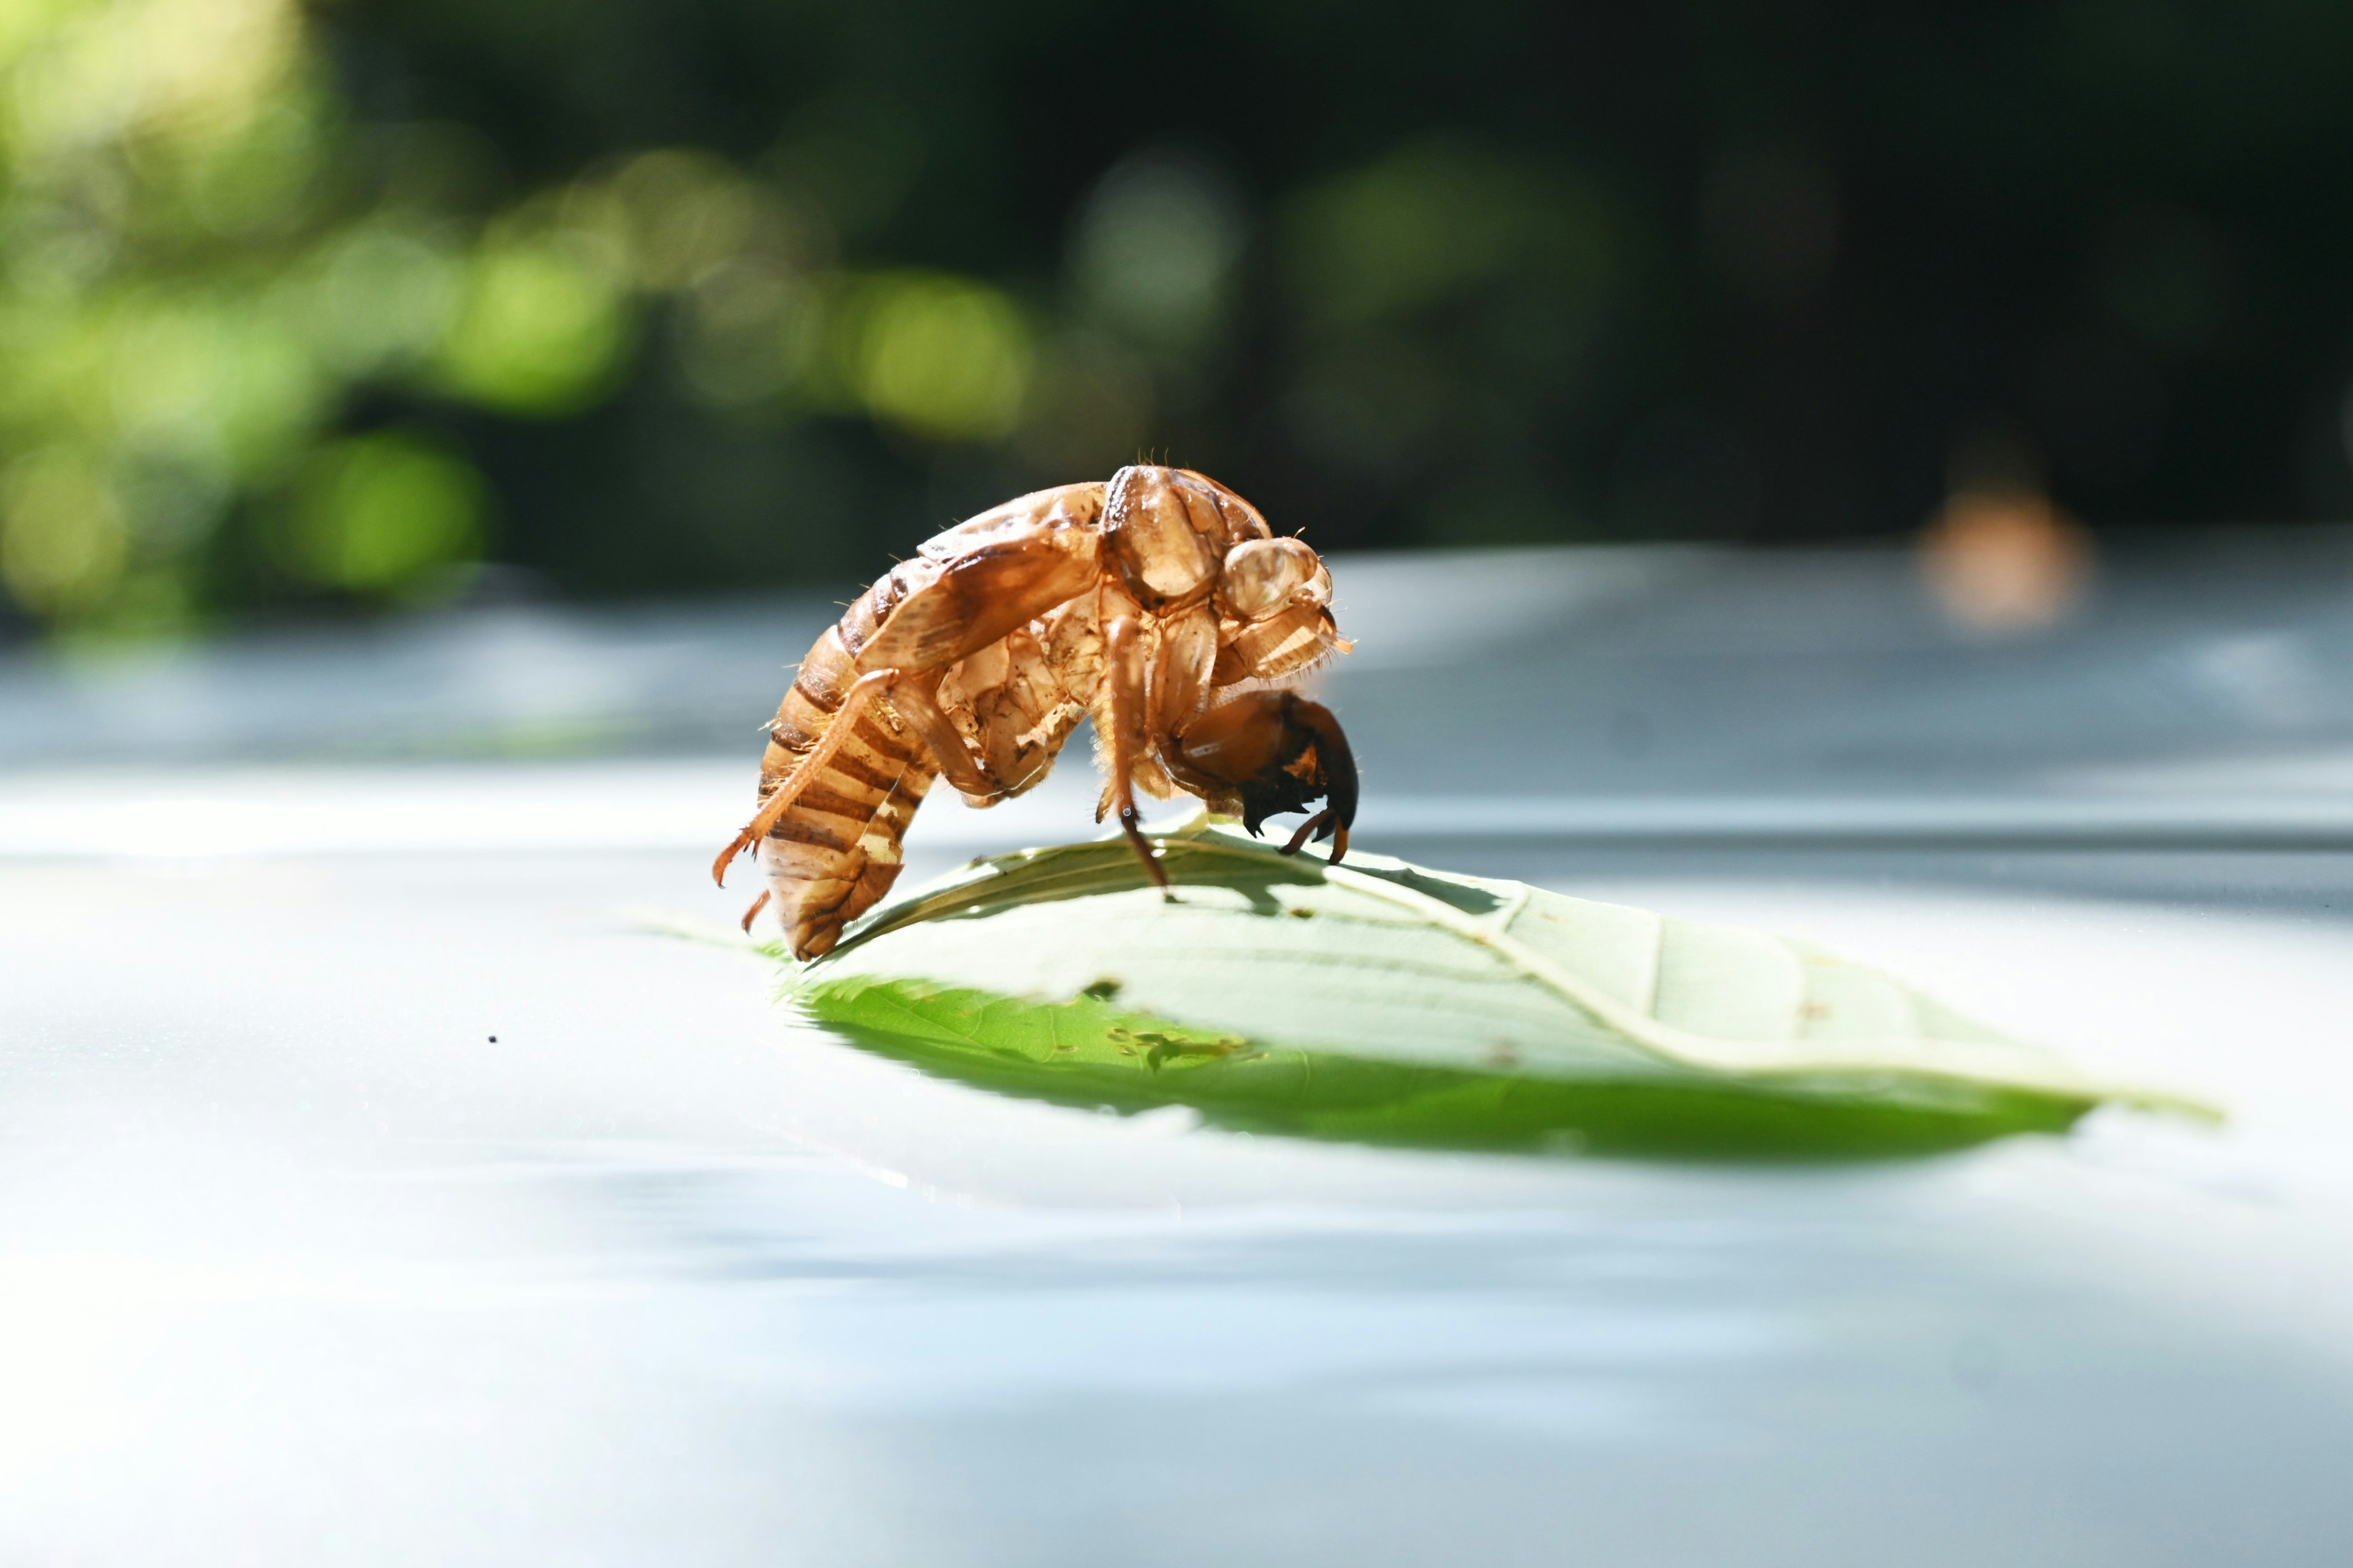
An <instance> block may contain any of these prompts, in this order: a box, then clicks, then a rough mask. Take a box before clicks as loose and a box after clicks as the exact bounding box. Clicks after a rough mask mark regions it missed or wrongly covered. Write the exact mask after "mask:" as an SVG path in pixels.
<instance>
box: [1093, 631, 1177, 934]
mask: <svg viewBox="0 0 2353 1568" xmlns="http://www.w3.org/2000/svg"><path fill="white" fill-rule="evenodd" d="M1103 677H1104V680H1105V683H1106V684H1107V685H1108V686H1109V687H1110V689H1111V746H1110V751H1111V797H1112V803H1113V805H1115V806H1116V807H1117V808H1118V811H1119V826H1120V831H1121V832H1123V833H1124V834H1126V835H1127V841H1128V843H1129V844H1130V845H1132V846H1134V849H1135V858H1137V859H1139V860H1141V861H1143V862H1144V869H1145V872H1146V873H1147V874H1148V875H1149V876H1150V877H1151V878H1152V879H1153V880H1154V881H1155V882H1157V883H1159V884H1160V890H1161V891H1162V892H1164V893H1165V892H1166V891H1167V890H1168V872H1167V869H1166V868H1165V867H1163V866H1162V865H1161V864H1160V862H1159V861H1158V860H1157V859H1155V858H1154V856H1153V853H1152V846H1151V845H1150V844H1148V843H1147V842H1145V837H1144V827H1143V826H1142V823H1141V821H1140V820H1139V818H1138V816H1137V814H1136V809H1135V762H1136V757H1137V754H1138V753H1139V752H1140V751H1141V750H1142V747H1141V745H1140V742H1141V740H1142V735H1141V731H1142V729H1143V725H1144V660H1143V658H1142V655H1141V652H1140V650H1139V649H1138V648H1137V647H1136V626H1135V619H1134V616H1118V617H1116V618H1115V619H1113V622H1112V623H1111V625H1110V626H1107V627H1105V628H1104V630H1103Z"/></svg>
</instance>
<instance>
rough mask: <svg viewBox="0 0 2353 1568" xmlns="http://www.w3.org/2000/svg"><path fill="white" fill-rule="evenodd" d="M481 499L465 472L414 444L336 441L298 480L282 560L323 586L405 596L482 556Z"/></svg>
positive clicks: (454, 461) (447, 457) (470, 472)
mask: <svg viewBox="0 0 2353 1568" xmlns="http://www.w3.org/2000/svg"><path fill="white" fill-rule="evenodd" d="M486 495H487V490H486V487H485V486H484V484H483V481H482V478H481V476H480V474H478V473H477V472H476V471H475V470H474V468H473V467H472V465H470V464H469V463H468V462H466V461H465V460H464V459H463V458H459V457H456V456H454V455H452V454H450V453H448V452H447V451H444V450H441V449H440V448H438V447H435V446H432V445H430V444H429V443H427V442H426V441H424V440H421V439H420V438H418V437H414V436H410V435H406V434H402V433H391V434H385V435H376V436H364V437H354V438H352V439H349V440H344V441H338V442H336V443H334V444H332V445H331V446H328V447H322V448H321V449H320V450H319V451H318V452H317V453H316V454H314V455H313V456H312V457H311V459H310V461H309V462H308V463H307V464H306V465H305V466H304V468H303V471H302V473H301V476H300V478H299V479H297V481H296V484H295V487H294V493H293V496H292V505H291V508H290V511H289V513H288V516H287V518H286V521H285V527H284V530H283V531H282V533H281V534H280V538H279V541H278V543H279V548H278V550H277V551H276V553H277V555H278V557H279V563H280V565H281V566H283V567H284V568H285V569H286V570H287V571H288V572H289V573H290V574H293V575H294V576H296V577H297V578H299V579H301V580H302V581H304V582H307V583H311V584H316V585H318V586H321V587H330V588H343V589H348V590H351V591H353V592H358V593H394V594H399V593H402V592H404V591H408V590H412V589H415V588H417V587H419V586H420V585H425V584H429V583H430V582H431V581H433V580H435V579H437V578H446V577H447V576H448V574H449V572H450V570H451V569H452V568H457V567H463V566H466V565H469V564H470V563H473V562H475V561H476V560H478V559H479V558H480V552H481V547H482V542H483V534H484V526H483V525H484V518H485V513H486V511H487V510H488V509H487V505H486Z"/></svg>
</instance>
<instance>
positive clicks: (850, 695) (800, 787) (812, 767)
mask: <svg viewBox="0 0 2353 1568" xmlns="http://www.w3.org/2000/svg"><path fill="white" fill-rule="evenodd" d="M897 679H899V672H898V671H897V670H895V669H878V670H875V671H873V672H871V674H867V675H861V676H860V677H859V678H858V679H856V680H855V681H853V682H851V683H850V687H849V690H848V691H847V692H845V693H844V694H843V696H842V699H841V706H840V707H839V708H838V709H836V710H834V714H833V719H832V721H831V722H830V723H828V724H827V726H826V728H825V733H824V734H823V735H822V736H820V737H819V738H818V743H817V744H816V745H815V746H813V747H811V748H810V749H809V753H808V755H807V756H805V757H803V758H802V759H801V760H800V761H799V762H798V763H795V764H794V765H793V771H792V772H791V773H787V774H786V775H785V781H784V782H783V783H782V784H778V785H777V786H776V792H775V793H774V794H772V795H769V796H768V798H767V799H766V800H765V801H764V802H762V803H761V805H760V810H759V812H758V814H757V815H756V816H754V817H753V818H752V820H751V821H749V822H747V823H745V824H744V831H743V832H741V833H739V834H737V835H736V836H735V838H734V841H733V843H731V844H729V845H728V846H727V847H726V848H724V849H722V850H721V851H720V852H719V858H718V859H716V860H713V861H712V863H711V879H712V881H714V882H716V883H718V884H719V885H720V886H721V887H725V886H726V885H727V866H728V862H730V861H732V860H733V859H734V858H735V857H736V856H738V855H741V854H742V853H744V850H746V849H748V848H750V847H752V846H753V845H754V844H757V843H758V842H759V841H760V840H761V839H763V838H765V837H767V836H768V829H770V828H771V827H774V826H776V823H777V822H778V821H779V820H780V819H781V818H782V817H783V816H784V815H785V813H786V812H787V811H789V810H791V809H792V805H793V802H795V801H796V800H798V799H799V798H800V797H801V794H802V792H803V791H805V790H807V788H808V786H809V784H811V783H812V782H813V781H814V780H815V779H816V778H817V775H818V773H820V772H821V771H823V769H824V768H825V766H826V764H827V763H830V762H832V761H833V754H834V753H835V752H839V750H841V747H842V742H845V741H847V740H849V731H850V730H851V728H852V727H853V726H855V725H856V723H857V721H858V716H859V715H860V713H862V712H864V711H865V710H866V708H867V706H868V704H870V703H871V702H872V701H873V700H874V696H875V693H877V692H879V691H881V690H882V689H884V688H885V687H888V686H890V685H892V683H893V682H895V681H896V680H897Z"/></svg>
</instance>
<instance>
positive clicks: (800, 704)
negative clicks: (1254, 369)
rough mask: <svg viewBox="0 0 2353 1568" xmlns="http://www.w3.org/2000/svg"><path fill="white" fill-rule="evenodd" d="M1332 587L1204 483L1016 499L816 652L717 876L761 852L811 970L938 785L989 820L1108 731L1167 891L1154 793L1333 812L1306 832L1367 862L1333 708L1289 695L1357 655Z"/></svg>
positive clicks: (1151, 473)
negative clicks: (1145, 818)
mask: <svg viewBox="0 0 2353 1568" xmlns="http://www.w3.org/2000/svg"><path fill="white" fill-rule="evenodd" d="M1331 600H1332V578H1331V574H1330V573H1329V572H1327V571H1326V570H1325V569H1324V564H1323V563H1322V562H1320V561H1318V560H1317V559H1316V557H1315V552H1314V551H1312V550H1310V549H1309V548H1308V547H1307V546H1306V545H1304V544H1303V543H1301V542H1299V541H1297V540H1295V539H1278V538H1276V537H1275V536H1274V535H1273V533H1272V532H1271V531H1270V530H1269V529H1268V528H1267V525H1266V520H1265V519H1264V518H1262V517H1261V516H1260V515H1259V513H1258V510H1257V509H1256V508H1254V507H1252V506H1251V505H1250V503H1249V502H1248V501H1245V500H1242V499H1241V498H1240V496H1238V495H1236V494H1234V493H1233V491H1231V490H1229V489H1226V488H1225V487H1224V486H1223V485H1220V484H1219V483H1218V482H1217V481H1216V480H1214V479H1208V478H1206V477H1204V476H1202V475H1200V474H1197V473H1194V472H1192V471H1191V470H1189V469H1186V468H1148V467H1135V468H1122V469H1121V470H1120V471H1119V472H1118V473H1116V474H1114V475H1113V476H1112V478H1111V481H1110V482H1109V483H1108V484H1101V483H1097V484H1081V485H1064V486H1061V487H1060V488H1058V489H1050V490H1039V491H1038V492H1037V493H1035V494H1034V495H1027V496H1023V497H1021V498H1020V499H1019V500H1010V501H1008V502H1006V503H1005V504H1004V505H1003V506H1000V507H997V508H995V509H994V510H989V511H986V512H983V513H981V514H980V515H979V516H978V517H976V518H973V519H971V520H970V521H966V522H964V523H961V524H958V525H957V526H956V527H955V528H951V529H949V530H948V531H946V532H944V533H942V534H939V535H938V536H936V537H935V538H934V539H932V540H931V541H929V542H926V543H925V544H924V545H923V548H922V550H921V551H920V552H919V553H918V554H917V555H916V557H915V559H913V560H912V561H907V562H902V563H900V564H899V565H898V566H896V567H894V568H892V571H891V572H890V573H889V574H887V575H885V576H884V577H883V578H882V580H881V581H880V582H878V583H876V584H874V585H873V586H872V587H871V588H869V589H868V590H867V591H866V592H865V593H864V594H863V595H860V597H859V598H858V600H857V601H856V602H855V603H854V604H852V605H850V606H849V610H848V612H847V613H845V614H844V615H843V616H842V617H841V619H840V621H839V623H838V624H837V625H835V626H832V627H831V628H829V629H828V631H827V632H826V633H825V635H824V636H823V637H819V638H818V641H817V646H816V647H813V648H811V649H810V650H809V654H808V658H807V659H805V660H804V661H803V662H802V664H801V668H800V673H799V675H798V676H797V678H796V679H794V681H793V684H792V689H790V690H788V691H786V693H785V700H784V701H783V702H782V703H781V704H780V705H779V706H778V707H777V709H776V718H775V720H773V721H771V722H770V724H769V726H768V730H769V742H768V750H767V754H766V755H765V757H764V758H763V759H762V762H761V765H760V808H759V811H758V813H757V814H756V815H755V816H754V817H753V818H752V820H751V821H750V823H748V824H746V825H745V826H744V831H743V832H741V833H739V834H737V835H736V836H735V839H734V842H733V843H731V844H729V845H728V846H727V847H726V848H725V849H723V850H722V851H721V852H720V856H719V858H718V860H717V862H716V863H714V864H713V866H712V875H713V876H714V877H716V878H719V879H722V880H723V879H724V878H725V876H726V870H727V866H728V864H729V862H731V861H732V860H733V859H734V858H735V857H736V856H737V855H739V854H741V853H743V852H744V850H745V849H747V848H750V847H753V846H754V845H756V846H757V847H758V858H759V862H760V866H761V868H762V870H763V871H765V873H766V876H767V881H768V890H767V892H765V893H764V894H762V895H761V898H760V900H759V901H758V902H756V903H754V905H753V906H752V908H751V910H750V911H749V912H747V913H746V914H745V915H744V925H745V928H746V929H749V927H750V925H751V922H752V920H753V917H754V916H755V915H757V914H758V913H759V912H760V909H761V906H762V905H764V904H765V903H767V902H769V901H770V900H771V899H773V900H775V902H776V912H777V915H778V918H779V919H780V920H781V921H783V923H784V928H785V933H786V938H787V940H788V941H789V942H790V943H791V945H792V949H793V952H794V953H795V954H796V955H797V956H799V957H802V958H813V957H815V956H816V955H817V954H818V953H821V952H826V951H827V950H828V949H829V948H831V947H832V946H833V944H834V942H836V941H837V940H839V937H840V935H841V928H842V927H843V926H844V925H845V924H847V923H848V922H849V921H852V920H854V919H856V918H857V917H858V916H859V915H860V914H861V913H862V912H864V911H865V910H868V909H870V908H871V907H872V906H873V904H874V903H875V902H876V901H877V900H880V899H881V897H882V895H883V894H884V893H885V892H887V891H889V889H890V887H891V884H892V881H893V880H894V879H896V878H897V876H898V874H899V863H900V853H899V843H900V838H901V836H902V834H904V832H905V831H906V827H907V824H908V822H909V821H910V820H911V819H912V818H913V816H914V814H915V808H916V807H917V806H918V805H922V804H923V795H924V794H925V792H927V791H928V790H929V789H930V788H931V786H932V782H933V780H934V778H937V777H940V776H943V775H944V776H945V777H946V779H947V781H948V783H949V784H952V785H953V786H954V787H955V789H956V790H957V791H958V792H959V793H960V794H962V795H964V797H965V799H966V800H967V801H969V802H971V803H972V804H973V805H994V804H995V803H997V801H1000V800H1005V799H1008V798H1010V797H1011V796H1014V795H1019V794H1021V793H1022V792H1023V791H1025V790H1027V789H1029V788H1030V787H1031V786H1032V785H1034V784H1037V783H1038V782H1039V780H1040V779H1042V778H1044V777H1045V776H1046V773H1047V772H1048V770H1049V769H1050V768H1051V767H1052V766H1053V763H1054V759H1055V757H1056V756H1057V755H1058V754H1059V753H1060V751H1061V748H1062V743H1063V742H1065V741H1067V740H1068V739H1069V738H1070V735H1071V731H1072V730H1074V729H1075V728H1077V726H1078V723H1079V721H1080V720H1081V719H1082V718H1092V720H1093V721H1094V725H1095V735H1096V749H1097V752H1098V760H1099V761H1100V762H1101V763H1103V771H1104V774H1105V777H1106V783H1105V784H1104V788H1103V800H1102V804H1101V805H1099V806H1098V807H1097V809H1096V813H1095V815H1096V818H1097V820H1101V819H1102V818H1103V816H1104V815H1105V814H1107V813H1110V814H1115V815H1116V816H1117V819H1118V821H1119V825H1120V826H1121V828H1122V829H1123V830H1124V832H1125V833H1126V835H1127V837H1128V841H1129V842H1130V843H1131V844H1132V845H1134V847H1135V852H1136V855H1137V856H1138V858H1141V859H1142V860H1143V862H1144V866H1145V870H1146V871H1147V872H1148V873H1149V874H1150V875H1151V877H1152V878H1153V879H1154V880H1155V881H1156V882H1158V883H1159V884H1160V885H1161V886H1162V887H1163V888H1166V886H1167V885H1168V879H1167V875H1166V872H1165V871H1163V870H1162V869H1161V867H1160V864H1159V862H1158V861H1157V860H1156V859H1155V858H1154V857H1153V854H1152V849H1151V847H1150V845H1149V844H1148V843H1147V842H1146V841H1145V837H1144V834H1143V831H1142V829H1141V827H1140V826H1138V818H1137V813H1136V805H1135V797H1136V795H1137V793H1138V792H1139V791H1140V792H1142V793H1143V794H1145V795H1158V796H1163V797H1166V796H1169V795H1176V794H1177V793H1178V792H1180V791H1182V792H1184V793H1187V794H1190V795H1198V796H1199V797H1200V798H1201V799H1202V800H1204V801H1206V802H1208V805H1209V806H1210V808H1211V809H1212V810H1216V811H1222V812H1226V813H1228V814H1229V815H1234V816H1240V817H1241V818H1242V819H1243V821H1244V823H1245V824H1246V825H1247V826H1249V828H1250V831H1251V832H1253V833H1255V832H1257V831H1258V828H1259V824H1260V823H1261V821H1263V820H1264V819H1265V818H1266V817H1268V816H1275V815H1279V814H1281V813H1284V812H1292V811H1303V810H1305V809H1306V808H1307V806H1308V805H1310V803H1312V802H1314V801H1315V800H1318V799H1324V800H1326V801H1328V804H1327V805H1325V806H1324V809H1323V810H1322V811H1319V812H1317V813H1316V814H1315V815H1314V816H1311V817H1310V818H1309V819H1308V821H1307V822H1306V823H1305V825H1303V826H1302V827H1301V828H1300V829H1299V831H1298V833H1297V834H1295V835H1294V836H1293V838H1292V840H1291V843H1290V844H1289V845H1288V846H1287V847H1286V852H1295V851H1296V850H1297V849H1298V848H1299V847H1300V846H1301V845H1303V844H1304V843H1305V842H1306V841H1307V840H1308V838H1309V837H1310V836H1311V835H1312V836H1313V837H1315V838H1317V839H1319V840H1320V839H1324V838H1330V839H1332V840H1333V849H1332V858H1334V859H1335V860H1336V859H1338V858H1340V857H1341V856H1342V855H1344V854H1345V853H1346V852H1347V847H1348V828H1349V826H1350V825H1351V824H1352V823H1353V822H1354V821H1355V820H1356V763H1355V760H1354V758H1353V757H1352V756H1351V755H1350V754H1349V751H1348V742H1347V737H1346V736H1345V735H1344V734H1342V733H1341V731H1340V726H1339V723H1338V721H1336V720H1335V719H1334V718H1333V717H1332V714H1331V712H1330V710H1327V709H1325V708H1324V707H1323V706H1322V705H1321V704H1319V703H1315V702H1311V701H1309V700H1306V699H1305V698H1303V697H1301V696H1299V695H1298V694H1297V693H1295V692H1293V691H1291V690H1288V689H1285V688H1284V683H1285V682H1286V681H1289V680H1294V679H1297V678H1298V677H1299V676H1301V675H1302V674H1303V673H1304V672H1305V671H1306V670H1307V669H1309V668H1311V667H1313V666H1314V664H1316V663H1317V662H1318V661H1320V660H1322V659H1323V658H1326V657H1327V656H1328V655H1330V654H1331V653H1333V652H1335V651H1336V652H1341V653H1345V652H1346V651H1347V650H1348V647H1349V645H1348V644H1347V643H1346V642H1345V641H1344V640H1343V639H1342V638H1341V637H1340V636H1339V634H1338V631H1337V630H1336V628H1335V626H1334V625H1333V621H1332V613H1331V607H1330V606H1331Z"/></svg>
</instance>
